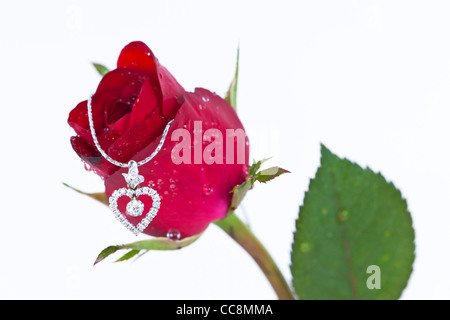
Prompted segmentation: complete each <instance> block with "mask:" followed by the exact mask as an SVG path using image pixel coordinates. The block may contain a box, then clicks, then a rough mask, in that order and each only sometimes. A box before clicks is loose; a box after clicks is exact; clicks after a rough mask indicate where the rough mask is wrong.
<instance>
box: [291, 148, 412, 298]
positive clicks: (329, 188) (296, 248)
mask: <svg viewBox="0 0 450 320" xmlns="http://www.w3.org/2000/svg"><path fill="white" fill-rule="evenodd" d="M414 250H415V245H414V230H413V226H412V218H411V215H410V213H409V212H408V208H407V203H406V201H405V200H404V199H403V198H402V195H401V193H400V191H399V190H398V189H397V188H396V187H395V186H394V185H393V184H392V183H389V182H387V181H386V179H385V178H384V177H383V176H382V175H381V174H379V173H374V172H373V171H372V170H370V169H369V168H366V169H363V168H361V167H360V166H359V165H357V164H355V163H352V162H350V161H349V160H347V159H341V158H339V157H337V156H336V155H334V154H333V153H331V152H330V151H329V150H328V149H327V148H326V147H325V146H322V149H321V165H320V167H319V169H318V170H317V173H316V176H315V178H314V179H312V180H311V182H310V185H309V190H308V191H307V192H306V195H305V198H304V202H303V205H302V206H301V207H300V212H299V217H298V220H297V221H296V231H295V233H294V242H293V245H292V251H291V273H292V277H293V287H294V289H295V291H296V293H297V295H298V297H299V298H300V299H327V300H328V299H339V300H342V299H368V300H371V299H383V300H384V299H397V298H399V297H400V295H401V293H402V291H403V289H404V288H405V287H406V284H407V282H408V279H409V277H410V275H411V272H412V264H413V262H414V255H415V254H414Z"/></svg>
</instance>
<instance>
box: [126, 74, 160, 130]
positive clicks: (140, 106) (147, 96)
mask: <svg viewBox="0 0 450 320" xmlns="http://www.w3.org/2000/svg"><path fill="white" fill-rule="evenodd" d="M159 106H160V98H159V97H158V96H157V95H156V93H155V91H154V89H153V87H152V85H151V84H150V82H149V81H145V82H144V83H143V84H142V87H141V91H140V93H139V96H138V97H137V99H136V101H135V103H134V105H133V110H132V111H131V118H130V126H131V127H133V126H135V125H136V124H138V123H140V122H142V121H145V120H146V119H147V118H149V117H151V116H153V115H154V114H155V109H159ZM159 113H160V112H158V114H159Z"/></svg>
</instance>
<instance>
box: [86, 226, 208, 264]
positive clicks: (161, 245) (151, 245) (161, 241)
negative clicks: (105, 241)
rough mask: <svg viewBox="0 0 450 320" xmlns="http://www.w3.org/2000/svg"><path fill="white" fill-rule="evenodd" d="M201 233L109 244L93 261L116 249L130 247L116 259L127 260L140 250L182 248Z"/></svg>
mask: <svg viewBox="0 0 450 320" xmlns="http://www.w3.org/2000/svg"><path fill="white" fill-rule="evenodd" d="M200 236H201V234H198V235H195V236H192V237H187V238H184V239H181V240H171V239H168V238H152V239H148V240H141V241H137V242H133V243H129V244H122V245H116V246H109V247H107V248H105V249H104V250H103V251H102V252H100V254H99V255H98V257H97V259H96V260H95V262H94V265H95V264H97V263H99V262H100V261H102V260H104V259H105V258H107V257H108V256H110V255H112V254H113V253H115V252H117V251H118V250H124V249H131V251H132V253H130V252H128V253H127V254H125V255H124V256H123V257H122V258H120V259H118V260H117V261H124V260H128V259H130V258H132V257H134V256H135V255H137V254H138V253H139V252H140V251H141V250H144V251H149V250H178V249H181V248H184V247H186V246H188V245H190V244H192V243H193V242H195V241H196V240H197V239H198V238H200Z"/></svg>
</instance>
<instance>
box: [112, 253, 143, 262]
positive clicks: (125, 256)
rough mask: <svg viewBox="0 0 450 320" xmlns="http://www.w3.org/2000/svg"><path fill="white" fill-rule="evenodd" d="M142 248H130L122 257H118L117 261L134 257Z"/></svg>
mask: <svg viewBox="0 0 450 320" xmlns="http://www.w3.org/2000/svg"><path fill="white" fill-rule="evenodd" d="M139 252H141V251H140V250H130V251H128V252H127V253H125V254H124V255H123V256H122V257H121V258H119V259H117V260H116V262H120V261H125V260H129V259H131V258H133V257H134V256H135V255H137V254H138V253H139Z"/></svg>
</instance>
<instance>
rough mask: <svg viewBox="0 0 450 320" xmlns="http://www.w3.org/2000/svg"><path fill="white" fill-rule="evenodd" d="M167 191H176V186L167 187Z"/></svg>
mask: <svg viewBox="0 0 450 320" xmlns="http://www.w3.org/2000/svg"><path fill="white" fill-rule="evenodd" d="M169 190H170V191H177V190H178V188H177V186H176V184H174V183H172V184H171V185H170V186H169Z"/></svg>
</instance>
